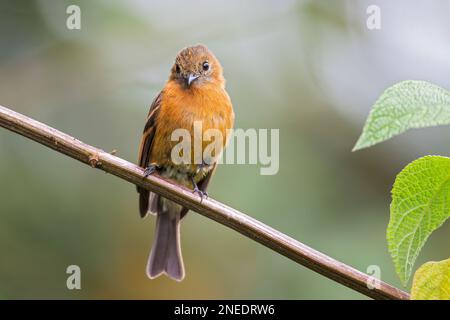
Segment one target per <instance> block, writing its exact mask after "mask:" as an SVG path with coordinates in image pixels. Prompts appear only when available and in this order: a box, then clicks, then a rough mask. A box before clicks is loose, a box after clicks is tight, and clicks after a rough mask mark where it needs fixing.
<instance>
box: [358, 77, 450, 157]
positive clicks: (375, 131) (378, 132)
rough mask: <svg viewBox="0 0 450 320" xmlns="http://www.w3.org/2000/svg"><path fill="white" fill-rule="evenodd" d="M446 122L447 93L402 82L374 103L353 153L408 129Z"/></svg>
mask: <svg viewBox="0 0 450 320" xmlns="http://www.w3.org/2000/svg"><path fill="white" fill-rule="evenodd" d="M449 123H450V92H449V91H447V90H445V89H443V88H441V87H438V86H436V85H434V84H431V83H428V82H425V81H412V80H409V81H403V82H400V83H397V84H395V85H393V86H392V87H390V88H388V89H387V90H386V91H384V92H383V94H382V95H381V97H380V98H378V100H377V102H375V104H374V105H373V107H372V111H371V112H370V114H369V117H368V118H367V121H366V124H365V126H364V129H363V132H362V134H361V136H360V137H359V139H358V142H356V145H355V147H354V148H353V151H356V150H360V149H363V148H367V147H370V146H373V145H374V144H377V143H379V142H382V141H385V140H388V139H390V138H392V137H393V136H396V135H398V134H401V133H403V132H405V131H407V130H408V129H412V128H424V127H430V126H436V125H443V124H449Z"/></svg>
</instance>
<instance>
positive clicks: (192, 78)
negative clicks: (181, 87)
mask: <svg viewBox="0 0 450 320" xmlns="http://www.w3.org/2000/svg"><path fill="white" fill-rule="evenodd" d="M197 78H198V76H196V75H194V74H192V73H190V74H189V77H188V78H187V79H186V81H187V85H188V87H189V86H191V83H192V82H194V80H197Z"/></svg>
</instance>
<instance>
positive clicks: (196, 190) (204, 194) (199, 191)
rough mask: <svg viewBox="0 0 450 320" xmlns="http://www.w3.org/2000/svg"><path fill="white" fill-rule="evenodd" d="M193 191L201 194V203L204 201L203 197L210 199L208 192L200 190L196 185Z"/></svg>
mask: <svg viewBox="0 0 450 320" xmlns="http://www.w3.org/2000/svg"><path fill="white" fill-rule="evenodd" d="M193 193H197V194H198V195H199V196H200V203H202V202H203V198H206V199H208V192H206V191H203V190H200V189H199V188H198V187H197V186H195V187H194V191H193Z"/></svg>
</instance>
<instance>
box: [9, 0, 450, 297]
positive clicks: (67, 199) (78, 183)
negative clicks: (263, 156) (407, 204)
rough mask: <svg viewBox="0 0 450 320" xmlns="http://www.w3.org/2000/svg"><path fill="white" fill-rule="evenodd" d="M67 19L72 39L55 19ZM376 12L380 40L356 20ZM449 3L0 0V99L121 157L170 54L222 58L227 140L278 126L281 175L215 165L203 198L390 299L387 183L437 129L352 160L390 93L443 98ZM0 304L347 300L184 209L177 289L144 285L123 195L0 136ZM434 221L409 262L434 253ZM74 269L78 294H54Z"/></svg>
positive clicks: (438, 149)
mask: <svg viewBox="0 0 450 320" xmlns="http://www.w3.org/2000/svg"><path fill="white" fill-rule="evenodd" d="M70 4H77V5H79V6H80V7H81V21H82V22H81V23H82V24H81V26H82V29H81V30H68V29H67V28H66V19H67V16H68V15H67V14H66V8H67V6H68V5H70ZM370 4H377V5H379V6H380V8H381V19H382V20H381V30H374V31H370V30H368V29H367V28H366V18H367V14H366V9H367V7H368V5H370ZM449 10H450V3H449V2H448V1H395V2H394V1H370V2H369V1H358V2H356V1H343V0H341V1H333V2H331V1H306V0H305V1H293V0H289V1H275V0H272V1H268V0H265V1H260V0H252V1H215V2H211V1H206V0H204V1H189V2H187V1H181V0H180V1H164V2H163V1H144V0H140V1H125V0H123V1H119V0H114V1H107V0H97V1H87V0H86V1H75V0H72V1H53V0H43V1H34V2H32V1H25V0H20V1H12V0H11V1H5V0H1V1H0V104H1V105H4V106H6V107H9V108H11V109H13V110H16V111H18V112H21V113H24V114H26V115H28V116H31V117H33V118H35V119H37V120H39V121H42V122H44V123H46V124H48V125H50V126H53V127H55V128H57V129H59V130H62V131H64V132H66V133H68V134H71V135H73V136H75V137H78V138H79V139H80V140H82V141H85V142H87V143H90V144H92V145H95V146H98V147H100V148H102V149H104V150H113V149H117V150H118V155H119V156H120V157H123V158H125V159H128V160H130V161H133V162H136V158H137V152H138V144H139V139H140V135H141V132H142V128H143V125H144V119H145V116H146V114H147V111H148V106H149V105H150V103H151V101H152V99H153V97H154V96H155V94H156V93H157V92H158V91H159V90H160V89H161V88H162V86H163V85H164V83H165V81H166V79H167V76H168V73H169V69H170V67H171V65H172V63H173V60H174V57H175V55H176V53H177V52H178V50H179V49H181V48H182V47H184V46H187V45H190V44H196V43H199V42H201V43H205V44H206V45H208V46H209V47H210V49H211V50H212V51H213V52H214V53H215V54H216V55H217V57H218V58H219V59H220V60H221V62H222V64H223V66H224V69H225V77H226V79H227V88H228V92H229V93H230V96H231V98H232V100H233V103H234V107H235V113H236V127H238V128H244V129H247V128H279V129H280V171H279V173H278V174H277V175H274V176H261V175H260V174H259V167H258V166H256V165H222V166H220V167H219V170H218V171H217V174H216V176H215V179H214V181H213V183H212V185H211V186H210V195H211V196H212V197H214V198H216V199H218V200H220V201H223V202H224V203H226V204H228V205H230V206H232V207H234V208H237V209H239V210H241V211H243V212H246V213H248V214H250V215H251V216H253V217H255V218H257V219H260V220H261V221H263V222H265V223H267V224H269V225H270V226H272V227H274V228H277V229H279V230H280V231H282V232H284V233H287V234H288V235H290V236H292V237H294V238H296V239H298V240H300V241H302V242H304V243H306V244H308V245H310V246H312V247H314V248H315V249H317V250H320V251H322V252H324V253H326V254H328V255H330V256H332V257H334V258H336V259H338V260H341V261H343V262H345V263H347V264H350V265H352V266H354V267H356V268H358V269H359V270H361V271H364V272H365V271H366V270H367V268H368V267H369V266H371V265H377V266H379V267H380V269H381V277H382V279H383V280H384V281H387V282H389V283H392V284H393V285H396V286H399V287H401V284H400V282H399V280H398V278H397V276H396V275H395V272H394V267H393V264H392V262H391V259H390V257H389V254H388V252H387V245H386V240H385V230H386V227H387V223H388V219H389V202H390V194H389V193H390V189H391V186H392V183H393V181H394V178H395V175H396V173H398V172H399V171H400V170H401V169H402V168H403V167H404V166H405V165H406V164H407V163H408V162H410V161H412V160H414V159H415V158H417V157H419V156H423V155H426V154H441V155H448V154H450V140H449V139H448V136H449V135H450V128H449V127H441V128H434V129H426V130H421V131H412V132H409V133H407V134H405V135H403V136H401V137H398V138H395V139H393V140H391V141H389V142H387V143H384V144H382V145H379V146H376V147H374V148H372V149H369V150H365V151H361V152H357V153H352V152H351V149H352V147H353V144H354V143H355V141H356V139H357V138H358V136H359V134H360V132H361V129H362V126H363V124H364V120H365V118H366V116H367V114H368V112H369V110H370V107H371V105H372V104H373V103H374V101H375V100H376V98H377V97H378V96H379V95H380V94H381V92H382V91H383V90H384V89H385V88H386V87H388V86H389V85H391V84H393V83H395V82H398V81H401V80H404V79H422V80H427V81H431V82H433V83H436V84H438V85H441V86H443V87H446V88H450V77H449V74H450V59H449V57H450V46H449V43H450V42H449V40H450V39H449V35H450V32H449V31H450V19H448V12H450V11H449ZM0 188H1V192H0V256H1V258H0V298H2V299H14V298H20V299H22V298H44V299H45V298H64V299H71V298H83V299H94V298H101V299H107V298H113V299H118V298H124V299H131V298H137V299H155V298H192V299H194V298H212V299H252V298H258V299H318V298H319V299H364V298H365V297H364V296H362V295H360V294H359V293H356V292H353V291H351V290H350V289H347V288H345V287H343V286H341V285H338V284H336V283H334V282H332V281H331V280H328V279H326V278H323V277H322V276H319V275H317V274H315V273H314V272H312V271H309V270H308V269H306V268H304V267H302V266H299V265H297V264H295V263H293V262H292V261H290V260H288V259H286V258H284V257H282V256H280V255H278V254H276V253H274V252H272V251H271V250H269V249H266V248H265V247H262V246H261V245H258V244H256V243H255V242H253V241H251V240H249V239H247V238H245V237H243V236H241V235H240V234H237V233H236V232H234V231H232V230H229V229H227V228H225V227H223V226H221V225H219V224H217V223H214V222H212V221H210V220H208V219H206V218H204V217H202V216H200V215H198V214H195V213H191V214H189V216H188V217H187V218H186V219H185V220H184V221H183V225H182V245H183V253H184V259H185V263H186V271H187V276H186V278H185V280H184V281H183V282H182V283H176V282H173V281H171V280H168V279H167V278H164V277H160V278H158V279H157V280H154V281H150V280H148V279H147V278H146V276H145V266H146V262H147V256H148V252H149V249H150V245H151V241H152V239H153V227H154V219H153V218H149V219H145V220H141V219H140V218H139V214H138V206H137V194H136V192H135V189H134V186H132V185H130V184H129V183H127V182H124V181H122V180H120V179H117V178H115V177H113V176H111V175H108V174H105V173H103V172H101V171H98V170H91V169H89V168H88V167H87V166H85V165H83V164H81V163H78V162H76V161H74V160H72V159H69V158H67V157H65V156H62V155H60V154H58V153H55V152H53V151H51V150H49V149H46V148H44V147H42V146H40V145H38V144H36V143H34V142H31V141H29V140H27V139H25V138H23V137H20V136H18V135H15V134H12V133H10V132H8V131H6V130H4V129H0ZM449 237H450V224H449V223H447V224H446V225H445V226H444V227H443V228H441V229H439V230H438V231H437V232H436V233H434V234H433V235H432V237H431V238H430V240H429V241H428V243H427V245H426V247H425V248H424V250H423V251H422V254H421V255H420V258H419V261H418V263H417V265H416V267H417V266H418V265H419V264H421V263H423V262H425V261H428V260H441V259H444V258H448V257H449V256H450V254H449V247H448V242H449ZM71 264H76V265H79V266H80V267H81V272H82V290H79V291H77V290H74V291H70V290H68V289H67V288H66V278H67V276H68V275H67V274H66V272H65V271H66V268H67V266H68V265H71Z"/></svg>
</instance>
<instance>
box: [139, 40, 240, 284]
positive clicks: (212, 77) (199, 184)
mask: <svg viewBox="0 0 450 320" xmlns="http://www.w3.org/2000/svg"><path fill="white" fill-rule="evenodd" d="M196 121H197V122H198V121H200V123H201V129H202V133H204V132H205V131H206V130H209V129H214V130H218V132H220V133H221V136H222V137H223V138H222V139H221V141H219V143H218V144H217V145H216V146H218V147H217V150H214V151H215V152H212V153H211V154H212V156H211V157H209V158H208V159H204V158H202V159H201V161H200V162H198V161H190V162H189V163H179V162H178V161H174V159H173V156H172V150H173V148H174V147H175V145H176V144H177V141H172V138H171V136H172V133H173V132H174V131H175V130H177V129H183V130H187V132H189V134H190V136H191V137H193V136H194V131H195V130H194V122H196ZM233 125H234V111H233V105H232V103H231V99H230V96H229V95H228V93H227V91H226V88H225V79H224V76H223V68H222V66H221V64H220V62H219V60H218V59H217V58H216V56H215V55H214V54H213V53H212V52H211V51H210V50H209V49H208V48H207V47H206V46H205V45H203V44H198V45H193V46H188V47H185V48H183V49H182V50H181V51H179V53H178V54H177V56H176V58H175V62H174V63H173V66H172V68H171V71H170V76H169V79H168V80H167V82H166V84H165V86H164V87H163V89H162V90H161V91H160V92H159V93H158V94H157V95H156V97H155V98H154V100H153V102H152V104H151V106H150V110H149V113H148V116H147V119H146V122H145V126H144V130H143V134H142V138H141V143H140V147H139V166H140V167H142V168H143V169H144V176H145V177H147V176H149V175H152V174H154V173H157V174H158V175H160V176H162V177H164V178H167V179H169V180H172V181H174V182H175V183H177V184H179V185H181V186H184V187H186V188H189V189H191V190H192V191H193V192H195V193H198V195H199V196H200V201H202V199H203V198H204V197H205V196H206V197H207V196H208V194H207V191H206V190H207V186H208V184H209V182H210V180H211V178H212V176H213V174H214V172H215V170H216V167H217V162H218V159H219V157H220V154H221V153H222V151H223V149H224V148H225V147H226V144H227V142H228V140H229V138H230V130H232V128H233ZM207 145H208V144H207V142H206V141H202V142H201V146H202V148H201V149H202V155H203V151H204V150H205V148H206V146H207ZM188 152H189V151H188ZM190 152H191V154H193V153H194V143H192V149H191V150H190ZM186 155H187V154H186ZM137 191H138V193H139V211H140V215H141V217H142V218H143V217H145V216H146V215H147V214H148V213H152V214H154V215H156V226H155V234H154V240H153V244H152V248H151V252H150V256H149V259H148V263H147V268H146V273H147V276H148V277H149V278H150V279H154V278H156V277H158V276H160V275H162V274H165V275H166V276H168V277H169V278H171V279H173V280H176V281H182V280H183V278H184V276H185V270H184V263H183V258H182V253H181V245H180V221H181V220H182V219H183V218H184V217H185V216H186V214H187V212H188V209H186V208H184V207H182V206H181V205H179V204H177V203H175V202H173V201H170V200H168V199H165V198H163V197H161V196H159V195H157V194H156V193H153V192H149V191H148V190H146V189H143V188H140V187H138V188H137Z"/></svg>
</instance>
